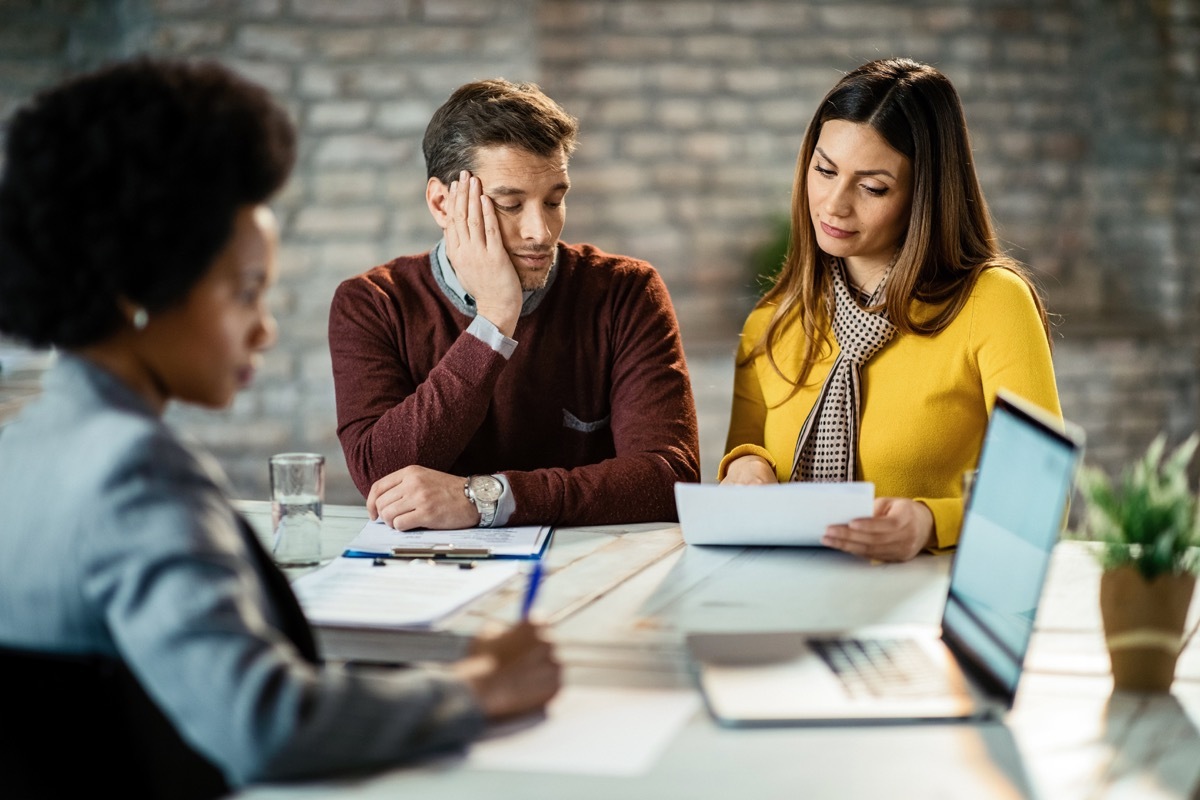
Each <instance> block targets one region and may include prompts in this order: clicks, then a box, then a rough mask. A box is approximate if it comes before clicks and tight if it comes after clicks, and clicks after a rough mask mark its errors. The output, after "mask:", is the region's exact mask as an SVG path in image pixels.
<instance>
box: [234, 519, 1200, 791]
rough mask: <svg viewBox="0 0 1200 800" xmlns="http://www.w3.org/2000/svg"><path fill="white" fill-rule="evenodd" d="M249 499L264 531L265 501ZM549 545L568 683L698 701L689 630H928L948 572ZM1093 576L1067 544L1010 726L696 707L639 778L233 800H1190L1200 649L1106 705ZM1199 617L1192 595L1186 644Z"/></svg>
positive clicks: (1199, 762) (382, 777)
mask: <svg viewBox="0 0 1200 800" xmlns="http://www.w3.org/2000/svg"><path fill="white" fill-rule="evenodd" d="M242 505H243V509H244V510H245V511H247V513H248V515H249V516H250V517H251V519H252V521H253V522H254V523H255V525H256V527H257V528H258V529H259V530H260V532H261V533H262V534H264V535H269V506H268V505H267V504H265V503H244V504H242ZM365 518H366V517H365V513H364V512H363V510H362V509H361V508H349V507H329V508H327V509H326V515H325V520H326V524H325V533H324V535H325V540H326V542H327V543H328V544H329V546H330V551H329V552H330V553H333V552H340V550H341V548H342V547H343V546H344V544H345V542H347V541H348V540H349V539H350V538H351V537H352V536H353V535H354V534H355V533H356V532H357V531H358V530H359V529H360V528H361V526H362V524H363V522H364V521H365ZM554 536H555V538H554V540H553V542H552V544H551V547H550V551H549V554H548V569H549V572H548V577H547V578H546V579H545V581H544V584H543V588H542V592H541V594H540V595H539V600H538V603H537V606H536V609H537V612H538V614H539V615H540V616H541V617H543V618H544V619H546V620H547V621H548V622H549V623H550V625H551V628H550V630H551V635H552V638H553V639H554V640H555V642H556V645H557V647H558V652H559V655H560V658H561V659H562V660H563V662H564V665H565V667H566V671H565V676H566V682H567V684H568V685H577V686H630V687H637V686H642V687H679V688H683V689H687V690H690V689H691V687H693V685H694V684H693V678H692V676H691V673H690V671H689V663H688V659H687V657H686V652H685V649H684V646H683V635H684V633H685V632H686V631H691V630H737V629H751V628H753V629H756V630H767V629H781V630H782V629H788V628H807V629H811V628H820V627H828V628H835V627H841V626H844V625H847V624H858V623H868V622H918V623H936V622H937V620H938V619H939V617H940V613H941V606H942V602H943V600H944V597H945V591H946V585H947V582H948V575H949V566H950V557H948V556H921V557H919V558H917V559H916V560H914V561H912V562H909V563H907V564H902V565H872V564H868V563H866V562H863V561H861V560H858V559H856V558H853V557H850V556H846V555H844V554H840V553H836V552H833V551H826V550H818V549H776V550H771V549H757V548H749V549H739V548H694V547H692V548H689V547H687V546H685V545H684V544H683V543H682V539H681V537H680V534H679V530H678V527H677V526H675V525H661V524H658V525H634V526H611V527H593V528H562V529H559V530H557V531H556V532H555V534H554ZM1098 576H1099V568H1098V566H1097V565H1096V562H1095V560H1094V559H1093V558H1092V557H1091V554H1090V553H1089V552H1088V548H1087V545H1084V544H1081V543H1076V542H1067V543H1063V544H1060V545H1059V546H1058V548H1057V550H1056V552H1055V556H1054V561H1053V563H1052V566H1051V573H1050V578H1049V582H1048V586H1047V590H1046V595H1045V598H1044V601H1043V605H1042V609H1041V612H1040V613H1039V616H1038V621H1037V633H1036V635H1035V637H1034V643H1033V646H1032V647H1031V651H1030V654H1029V658H1028V662H1027V671H1026V674H1025V676H1024V677H1023V679H1022V683H1021V687H1020V691H1019V693H1018V697H1017V702H1016V706H1015V708H1014V710H1013V711H1012V713H1011V714H1010V715H1009V716H1008V718H1007V719H1006V720H1005V722H1004V723H1003V724H1000V723H987V724H971V725H968V724H930V725H909V726H876V727H852V726H844V727H819V728H775V729H757V730H734V729H726V728H722V727H720V726H718V725H716V724H715V723H713V721H712V720H711V718H710V717H709V716H708V715H707V713H706V712H705V711H704V710H703V709H701V710H699V711H697V712H696V714H695V715H694V716H693V718H692V719H691V720H690V721H689V722H688V723H687V724H686V725H685V726H684V728H683V729H682V730H681V732H680V733H679V735H678V736H676V737H675V739H674V740H673V741H672V742H671V743H670V745H669V746H668V747H667V749H666V751H665V752H664V754H663V755H662V757H661V758H659V759H658V760H657V762H656V763H654V764H653V766H652V767H651V769H650V770H649V771H648V772H646V773H645V774H642V775H638V776H636V777H623V778H614V777H597V776H588V775H569V774H568V775H563V774H549V773H533V772H507V771H485V770H479V769H473V768H467V767H466V766H464V761H463V759H462V757H460V756H450V757H442V758H439V759H436V760H433V761H429V762H425V763H421V764H415V765H409V766H406V767H402V768H397V769H394V770H391V771H388V772H385V773H381V774H379V775H376V776H373V777H371V778H368V779H360V780H355V781H331V782H327V783H320V784H310V785H305V786H303V787H301V786H258V787H253V788H251V789H249V790H247V791H245V792H243V793H242V795H239V796H242V797H245V798H284V797H364V798H368V797H401V796H402V797H420V798H480V797H513V798H522V800H529V799H531V798H572V800H574V799H576V798H617V797H619V798H623V799H624V798H676V797H678V798H709V797H711V798H730V797H754V798H775V797H780V798H783V797H788V798H794V797H806V798H825V797H829V798H856V797H870V798H874V797H947V798H965V797H970V798H993V797H994V798H1011V797H1044V798H1052V799H1053V800H1058V798H1096V797H1112V798H1122V797H1129V798H1159V797H1164V798H1165V797H1188V796H1190V795H1191V793H1192V792H1193V791H1194V790H1196V787H1197V785H1198V784H1200V734H1198V733H1197V728H1198V726H1200V645H1198V644H1196V643H1194V642H1193V643H1192V644H1191V646H1190V647H1189V648H1188V649H1187V650H1186V651H1185V653H1184V655H1183V657H1182V658H1181V661H1180V666H1179V671H1178V678H1177V680H1176V683H1175V687H1174V690H1173V693H1172V694H1171V695H1166V696H1159V697H1143V696H1137V695H1129V696H1123V695H1112V694H1111V679H1110V678H1109V674H1108V662H1107V655H1106V653H1105V650H1104V644H1103V637H1102V636H1101V634H1100V621H1099V611H1098V603H1099V600H1098V590H1097V584H1098ZM522 588H523V586H522V585H520V584H515V585H513V586H509V587H505V588H502V589H501V590H499V591H498V592H496V593H495V594H494V595H490V596H488V597H485V598H483V599H481V600H480V601H478V602H477V603H475V604H474V605H472V606H471V607H469V608H468V609H466V610H465V611H463V612H462V613H460V614H458V615H456V616H455V617H453V618H451V619H450V620H448V621H447V623H446V628H447V629H448V630H449V631H450V632H452V633H459V634H463V635H466V634H469V633H471V632H472V631H474V630H478V628H479V626H480V625H482V624H484V623H485V622H487V621H496V622H509V621H511V620H513V619H515V618H516V615H517V607H518V605H519V602H520V594H521V590H522ZM1198 619H1200V599H1198V600H1197V602H1196V603H1195V604H1194V605H1193V609H1192V617H1191V619H1190V621H1189V630H1190V631H1192V632H1193V633H1194V632H1195V630H1196V627H1197V620H1198ZM399 636H402V634H401V635H399ZM402 651H403V648H402V646H400V645H397V650H396V652H402ZM621 733H622V732H621V731H619V730H614V731H612V736H613V737H620V736H621Z"/></svg>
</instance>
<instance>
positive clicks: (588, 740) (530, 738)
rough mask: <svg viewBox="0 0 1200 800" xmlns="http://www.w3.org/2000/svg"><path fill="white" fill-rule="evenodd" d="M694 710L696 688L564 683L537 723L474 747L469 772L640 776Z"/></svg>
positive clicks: (517, 726)
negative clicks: (508, 771)
mask: <svg viewBox="0 0 1200 800" xmlns="http://www.w3.org/2000/svg"><path fill="white" fill-rule="evenodd" d="M699 706H700V697H699V695H698V694H697V693H696V692H694V691H687V690H681V689H618V688H611V687H591V686H567V687H565V688H564V689H563V690H562V691H561V692H560V693H559V694H558V696H557V697H555V698H554V700H552V701H551V702H550V705H549V706H548V708H547V709H546V716H545V718H544V719H541V720H530V719H526V720H520V721H518V722H516V723H513V724H512V725H509V726H504V727H503V728H499V729H496V730H495V731H493V732H492V734H491V735H489V736H488V737H486V738H484V739H482V740H480V741H478V742H476V743H475V744H474V745H473V746H472V747H471V750H470V752H469V753H468V755H467V766H468V767H472V768H474V769H492V770H514V771H517V772H558V773H576V774H583V775H620V776H634V775H642V774H644V773H646V772H648V771H649V770H650V768H651V767H653V766H654V763H655V762H656V761H657V760H658V758H659V757H660V756H661V755H662V753H663V751H665V750H666V748H667V745H669V744H670V743H671V740H672V739H674V738H675V736H676V734H677V733H678V732H679V730H680V729H681V728H682V727H683V726H684V724H685V723H686V722H687V721H688V720H690V719H691V718H692V716H693V715H694V714H695V713H696V710H697V709H698V708H699Z"/></svg>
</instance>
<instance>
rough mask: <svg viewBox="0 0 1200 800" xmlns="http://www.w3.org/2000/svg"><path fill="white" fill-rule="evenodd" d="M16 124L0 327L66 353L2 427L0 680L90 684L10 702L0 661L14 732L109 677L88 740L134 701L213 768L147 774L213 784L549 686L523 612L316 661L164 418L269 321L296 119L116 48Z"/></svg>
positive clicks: (246, 534)
mask: <svg viewBox="0 0 1200 800" xmlns="http://www.w3.org/2000/svg"><path fill="white" fill-rule="evenodd" d="M6 146H7V152H6V159H5V164H6V166H5V173H4V175H3V178H2V179H0V332H4V333H6V334H9V335H12V336H14V337H17V338H19V339H22V340H25V341H27V342H29V343H31V344H33V345H38V346H45V345H54V346H56V347H58V348H59V350H60V357H59V359H58V362H57V364H56V366H54V367H53V369H52V370H51V372H50V373H48V374H47V376H46V379H45V385H44V392H43V394H42V396H41V397H40V398H39V399H38V400H37V401H36V402H35V403H34V404H32V405H31V406H29V407H27V408H26V410H25V411H24V413H23V414H22V415H21V416H20V418H18V419H17V420H16V421H15V422H13V423H12V424H10V425H9V426H8V427H7V428H5V430H4V431H3V434H2V435H0V510H2V518H0V664H3V665H5V666H4V668H5V669H6V670H9V671H8V672H5V673H4V674H3V675H2V676H0V677H10V678H11V677H12V676H14V675H16V674H18V673H17V672H15V670H18V669H24V672H23V673H21V674H23V675H25V676H26V680H30V681H37V680H40V679H44V676H46V675H57V674H59V673H58V672H56V671H55V670H58V669H59V668H60V667H63V668H65V669H66V670H67V672H66V673H63V674H73V675H77V676H85V677H84V678H81V680H86V681H89V683H86V684H84V683H76V681H75V680H70V681H61V680H60V681H58V683H57V685H56V686H57V692H56V691H55V690H54V689H51V690H49V696H37V697H35V696H32V695H34V694H35V692H33V691H32V690H31V691H29V692H26V693H25V694H27V695H30V696H29V697H28V698H27V699H28V703H27V704H26V706H21V705H20V704H21V702H23V701H22V699H21V697H20V696H19V695H20V694H21V693H20V692H18V693H14V692H13V691H12V689H13V687H12V686H9V685H7V684H8V683H9V682H7V681H6V682H5V683H6V685H5V686H4V687H3V691H4V697H5V699H4V701H3V703H4V705H3V706H2V707H0V718H3V719H4V720H5V722H7V723H9V724H8V725H7V728H9V729H11V728H12V727H13V724H14V723H13V720H14V719H16V718H17V717H16V716H15V712H16V711H21V710H24V711H27V712H31V713H30V714H29V719H38V718H40V717H38V713H39V709H40V712H41V714H42V716H44V717H52V716H53V715H58V717H57V718H56V719H55V720H54V724H56V725H58V726H59V730H61V731H62V732H63V733H64V735H65V734H66V733H67V732H68V731H72V730H74V729H75V726H76V725H83V724H84V722H85V721H84V720H83V719H82V716H83V710H82V709H77V708H76V709H72V708H66V709H62V708H56V707H55V704H54V700H55V695H56V693H61V692H63V691H68V690H74V691H75V692H76V694H77V695H79V696H80V697H81V698H84V700H82V701H81V702H85V703H86V702H90V701H88V700H87V698H89V697H92V696H94V695H98V694H105V693H106V692H108V690H109V689H112V687H119V688H118V689H113V691H118V692H119V693H118V694H113V695H112V696H111V697H108V698H107V699H106V700H105V702H109V701H111V702H110V706H109V707H108V708H107V709H106V710H103V711H102V712H101V713H100V718H101V719H102V723H101V725H100V733H99V734H98V737H99V738H101V739H102V738H108V737H107V736H106V734H105V733H104V729H105V726H106V725H108V724H111V726H112V730H113V731H114V733H113V734H112V735H113V736H116V733H115V731H116V730H117V729H118V727H120V726H119V725H118V720H117V719H116V717H122V718H124V717H126V716H131V717H132V718H134V719H133V722H132V723H129V720H128V719H123V720H122V721H121V725H124V726H125V727H123V728H121V730H125V731H127V730H128V729H129V727H130V725H132V728H133V729H134V734H133V738H134V739H137V738H139V737H140V738H141V739H146V738H150V739H154V740H155V741H157V742H158V743H159V744H160V745H161V743H162V742H164V741H166V739H171V737H174V739H171V741H174V742H177V743H178V745H179V749H181V750H182V752H184V754H185V756H186V757H191V758H194V759H195V762H196V764H198V766H199V771H198V772H194V773H193V774H202V773H204V771H205V769H207V770H208V774H207V777H202V779H201V778H197V779H196V780H197V781H199V782H198V783H194V784H190V785H189V786H190V788H188V787H180V786H177V785H172V781H176V782H179V781H180V779H181V776H182V775H183V774H185V773H184V772H182V771H179V770H175V771H172V770H170V769H161V770H159V772H162V773H166V774H159V775H157V776H156V777H155V779H154V780H155V781H157V783H154V788H153V789H149V790H147V791H150V792H154V791H160V792H163V793H166V794H171V795H175V796H178V795H181V794H184V793H192V794H201V795H203V794H214V793H221V792H223V791H225V789H226V788H227V787H228V786H237V785H239V784H243V783H245V782H248V781H255V780H273V779H292V778H298V777H306V776H317V775H328V774H332V773H339V772H345V771H348V770H356V769H362V768H369V767H376V766H380V765H385V764H390V763H395V762H397V761H400V760H402V759H405V758H408V757H411V756H412V755H414V754H416V753H420V752H426V751H429V750H432V749H438V748H442V747H447V746H454V745H457V744H460V743H462V742H464V741H466V740H468V739H470V738H471V737H472V736H473V735H474V734H476V733H478V732H479V731H480V730H481V729H482V728H483V726H484V724H485V721H486V720H487V719H489V718H495V717H501V716H506V715H510V714H515V713H520V712H525V711H529V710H533V709H537V708H540V707H541V706H543V705H544V704H545V703H546V702H547V700H548V699H549V698H550V697H551V696H553V694H554V693H555V692H556V691H557V688H558V686H559V680H560V676H559V668H558V665H557V664H556V663H555V661H554V658H553V654H552V652H551V649H550V647H549V645H548V644H546V642H545V641H544V640H543V639H542V637H541V635H540V633H539V632H538V630H537V629H536V628H534V627H532V626H530V625H528V624H522V625H519V626H517V627H515V628H513V629H511V630H509V631H507V632H505V633H503V634H501V635H499V636H498V637H494V638H489V639H482V640H479V641H477V642H476V643H475V645H474V647H473V651H472V652H473V654H472V655H471V656H470V657H468V658H467V659H465V660H464V661H462V662H459V663H457V664H455V665H453V667H452V668H451V669H450V670H448V671H445V672H432V671H423V670H415V669H414V670H390V671H384V670H374V671H367V670H361V669H360V670H337V669H333V668H330V667H326V666H324V665H322V664H321V663H319V661H318V658H317V653H316V649H315V647H314V645H313V639H312V635H311V632H310V630H309V628H308V625H307V623H306V622H305V620H304V617H303V615H302V614H301V612H300V609H299V607H298V605H297V604H296V601H295V598H294V597H293V595H292V593H291V591H290V590H289V589H288V585H287V581H286V580H285V579H284V578H283V576H282V575H281V574H280V573H279V571H278V570H277V569H276V568H275V567H274V566H273V565H272V564H271V561H270V559H269V557H268V556H267V555H266V553H265V552H264V551H263V549H262V547H261V546H260V544H259V543H258V541H257V539H256V538H255V536H254V534H253V532H252V531H251V529H250V528H249V527H248V525H247V524H246V522H245V521H244V520H243V519H241V518H240V517H239V515H238V513H237V512H236V511H235V510H234V509H233V508H232V506H231V505H230V503H229V501H228V499H227V498H228V496H229V495H228V492H227V490H226V487H225V483H224V479H223V477H222V476H221V474H220V472H219V470H218V469H217V468H216V467H215V465H214V464H213V463H212V462H211V461H210V459H208V458H207V457H206V456H205V455H204V454H202V453H199V452H197V451H195V450H194V449H192V448H190V447H189V446H187V445H186V444H184V443H183V442H181V441H180V439H179V438H177V437H176V436H175V435H174V434H173V433H172V431H171V430H170V429H169V428H168V427H167V426H166V425H164V424H163V422H162V420H161V415H162V412H163V409H164V408H165V406H166V405H167V403H168V402H170V401H171V400H182V401H185V402H191V403H198V404H200V405H204V406H209V407H213V408H221V407H224V406H227V405H228V404H229V403H230V402H231V401H232V400H233V397H234V395H235V393H236V392H237V390H238V389H239V388H240V387H242V386H245V385H246V384H248V383H249V382H250V381H251V380H252V379H253V377H254V372H255V369H256V368H257V366H258V364H259V361H260V359H261V354H262V352H263V351H264V350H265V349H267V348H268V347H269V346H270V345H271V343H272V342H273V340H274V338H275V321H274V319H273V318H272V317H271V314H270V311H269V310H268V308H267V305H266V294H267V289H268V287H269V286H270V285H271V283H272V282H273V281H274V280H275V274H276V265H275V256H276V248H277V233H276V225H275V221H274V217H273V216H272V213H271V210H270V209H269V208H268V207H267V205H265V203H266V201H267V200H268V199H269V198H270V197H271V195H272V194H274V192H275V191H276V190H277V189H278V188H279V187H280V186H281V185H282V184H283V182H284V181H285V179H286V178H287V175H288V173H289V171H290V169H291V166H292V164H293V161H294V157H295V141H294V133H293V129H292V126H291V124H290V122H289V121H288V119H287V116H286V115H285V113H284V112H283V111H282V110H281V109H280V108H279V107H278V106H277V105H276V104H275V103H274V102H273V101H272V100H271V99H270V97H269V96H268V95H267V93H266V92H265V91H263V90H262V89H261V88H259V87H257V86H255V85H253V84H250V83H248V82H246V81H245V80H243V79H241V78H239V77H238V76H236V75H234V74H233V73H232V72H230V71H229V70H227V69H225V68H222V67H220V66H218V65H215V64H183V63H173V62H165V61H151V60H139V61H134V62H129V63H124V64H118V65H115V66H111V67H108V68H106V69H104V70H101V71H99V72H95V73H92V74H89V75H85V76H83V77H80V78H76V79H74V80H72V81H70V82H68V83H66V84H63V85H61V86H59V87H57V88H54V89H52V90H51V91H49V92H47V93H44V94H42V95H41V96H39V97H38V98H36V99H35V100H34V101H33V102H32V103H31V104H30V105H29V106H27V107H26V108H24V109H22V110H21V111H20V112H18V114H17V115H16V116H15V117H14V119H13V121H12V123H11V125H10V127H9V130H8V134H7V145H6ZM22 665H23V666H22ZM64 665H65V666H64ZM97 676H99V678H97ZM113 676H115V678H113V679H112V680H109V679H110V678H112V677H113ZM94 680H98V682H97V683H95V686H97V687H99V688H97V689H96V690H95V691H92V690H90V689H88V690H80V688H79V687H80V686H84V685H86V686H91V685H92V683H90V681H94ZM64 684H69V686H67V685H64ZM105 687H108V688H105ZM120 687H123V688H120ZM120 692H124V693H123V694H121V693H120ZM106 697H107V695H106ZM112 698H126V699H122V700H119V701H118V700H113V699H112ZM97 702H99V700H97ZM142 706H144V708H142ZM139 708H140V709H141V710H140V711H139ZM92 710H93V711H95V710H96V709H92ZM6 711H7V712H9V713H8V714H7V715H6V714H5V712H6ZM74 715H78V716H79V719H78V720H76V719H74V718H73V716H74ZM106 715H108V716H106ZM139 715H140V716H139ZM150 717H154V718H156V719H158V721H159V722H160V723H162V724H161V725H160V728H159V729H155V730H157V731H158V733H152V734H150V735H149V737H147V735H146V734H145V729H143V730H142V732H141V733H138V732H137V729H138V726H139V725H142V722H143V721H144V720H145V719H148V718H150ZM94 722H95V720H92V721H91V722H90V723H88V724H93V723H94ZM126 723H129V724H126ZM30 724H34V723H30ZM159 734H162V735H161V736H159ZM164 736H165V737H166V739H164V738H163V737H164ZM111 744H112V743H111V742H106V741H100V740H99V739H98V740H97V741H95V742H93V746H95V747H102V746H110V745H111ZM136 746H138V745H136V744H135V743H132V742H126V743H121V744H120V745H119V747H115V748H114V747H110V749H113V750H117V751H119V750H120V749H121V748H134V747H136ZM160 749H161V748H160ZM0 751H3V752H4V753H5V754H6V755H5V758H7V759H10V760H11V759H13V756H12V753H11V751H9V750H8V749H7V748H3V747H0ZM52 755H53V756H54V758H55V759H56V760H57V759H62V757H63V753H62V752H61V751H58V752H55V753H52ZM71 755H77V756H78V755H82V754H81V753H78V751H77V753H75V754H72V753H68V754H67V756H68V758H67V759H66V761H67V762H68V763H70V762H71V761H72V759H71V758H70V756H71ZM163 758H166V757H165V756H164V757H163ZM133 761H135V762H137V761H138V760H137V759H133ZM59 763H63V762H62V761H59ZM138 763H140V764H141V766H144V767H145V768H146V769H147V770H150V769H153V768H154V767H155V764H158V763H159V759H158V757H157V756H155V757H147V758H144V759H141V761H140V762H138ZM162 763H163V764H168V763H174V762H168V761H163V762H162ZM4 766H6V767H8V766H10V765H8V764H6V765H4ZM17 766H18V767H21V766H22V765H17ZM25 766H27V765H25ZM123 769H130V767H128V766H126V767H123ZM0 771H2V772H4V773H5V774H6V776H7V774H8V769H4V770H0ZM26 772H27V773H28V772H29V770H28V769H26ZM45 777H46V780H47V781H51V780H52V778H53V777H54V776H51V775H46V776H45ZM126 777H129V778H130V780H132V777H131V776H129V775H126ZM6 780H7V778H6ZM34 780H35V781H36V779H34ZM47 785H49V784H47ZM201 787H202V788H203V790H201ZM38 788H39V787H38V786H34V787H32V790H33V791H34V792H35V793H37V791H38ZM41 788H42V789H44V788H45V786H42V787H41ZM185 789H187V791H185Z"/></svg>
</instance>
